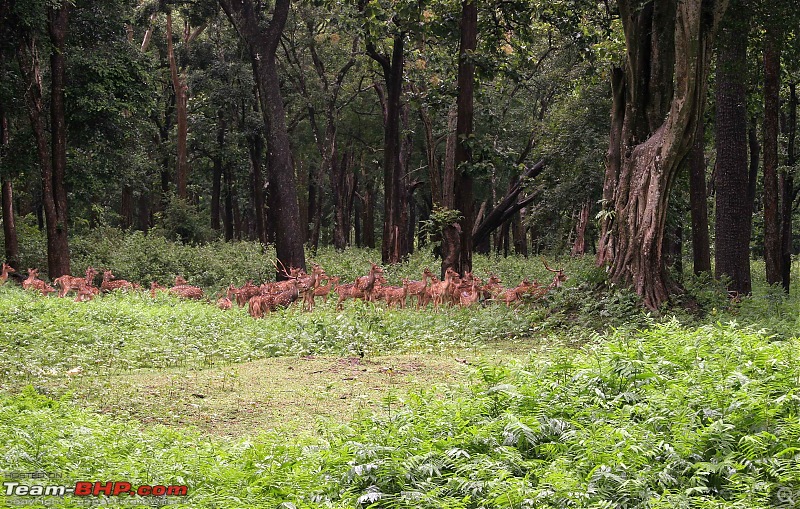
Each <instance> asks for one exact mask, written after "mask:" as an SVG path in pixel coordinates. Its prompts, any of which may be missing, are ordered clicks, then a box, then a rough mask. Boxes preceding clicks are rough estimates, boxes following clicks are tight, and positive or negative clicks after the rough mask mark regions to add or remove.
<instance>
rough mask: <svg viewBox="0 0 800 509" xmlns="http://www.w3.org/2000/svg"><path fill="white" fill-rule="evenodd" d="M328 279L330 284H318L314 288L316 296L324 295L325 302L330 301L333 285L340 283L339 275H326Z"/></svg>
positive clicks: (323, 300)
mask: <svg viewBox="0 0 800 509" xmlns="http://www.w3.org/2000/svg"><path fill="white" fill-rule="evenodd" d="M326 279H327V280H328V284H326V285H325V286H318V287H316V288H315V289H314V297H322V303H323V304H327V303H328V295H330V293H331V290H332V289H333V287H334V286H336V285H338V284H339V276H334V277H327V276H326Z"/></svg>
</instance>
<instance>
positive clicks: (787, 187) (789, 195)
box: [781, 83, 797, 293]
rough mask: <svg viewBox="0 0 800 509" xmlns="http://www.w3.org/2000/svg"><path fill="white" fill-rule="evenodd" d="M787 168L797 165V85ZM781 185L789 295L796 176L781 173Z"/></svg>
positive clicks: (792, 94)
mask: <svg viewBox="0 0 800 509" xmlns="http://www.w3.org/2000/svg"><path fill="white" fill-rule="evenodd" d="M786 131H787V143H786V154H787V156H786V166H788V167H790V168H793V167H794V165H795V164H796V163H797V158H796V156H795V140H796V137H797V84H796V83H790V84H789V118H788V119H787V125H786ZM781 185H782V187H783V190H782V191H783V192H782V195H783V202H782V212H781V215H782V218H781V219H782V223H783V224H782V226H781V245H782V248H783V249H782V255H783V256H782V258H783V259H782V262H781V278H782V281H783V288H784V290H786V293H789V285H790V278H791V273H792V238H793V235H792V204H793V202H794V176H793V175H792V173H790V172H789V171H788V170H783V171H782V172H781Z"/></svg>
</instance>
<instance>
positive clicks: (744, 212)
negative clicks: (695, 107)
mask: <svg viewBox="0 0 800 509" xmlns="http://www.w3.org/2000/svg"><path fill="white" fill-rule="evenodd" d="M744 16H745V14H744V13H743V12H742V6H741V4H740V2H738V1H734V2H733V3H732V6H731V8H730V11H729V16H728V19H726V24H725V26H724V27H723V28H722V30H721V32H720V39H719V50H718V56H717V77H716V87H717V91H716V112H717V113H716V146H717V170H716V179H715V188H716V219H715V224H716V235H715V247H716V249H715V254H714V260H715V263H714V265H715V275H716V277H717V278H719V277H721V276H723V275H724V276H727V277H729V278H730V284H729V285H728V290H729V291H732V292H736V293H738V294H742V295H746V294H749V293H751V291H752V286H751V280H750V233H751V229H752V218H753V200H752V197H750V196H749V194H750V193H749V192H748V188H749V181H750V178H749V175H748V167H747V109H746V102H747V96H746V88H745V76H746V69H747V30H743V29H742V25H743V24H745V23H746V20H745V19H744ZM751 157H755V158H756V167H757V161H758V159H757V158H758V151H757V150H755V151H753V150H751Z"/></svg>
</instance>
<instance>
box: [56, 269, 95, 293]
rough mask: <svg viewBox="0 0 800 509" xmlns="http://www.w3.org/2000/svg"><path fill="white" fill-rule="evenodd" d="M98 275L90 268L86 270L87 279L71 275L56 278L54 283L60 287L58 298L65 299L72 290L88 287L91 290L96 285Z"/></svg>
mask: <svg viewBox="0 0 800 509" xmlns="http://www.w3.org/2000/svg"><path fill="white" fill-rule="evenodd" d="M96 275H97V271H96V270H95V269H94V268H92V267H88V268H87V269H86V275H85V277H82V278H80V277H75V276H70V275H64V276H61V277H58V278H56V280H55V281H53V283H55V285H56V286H57V287H59V291H58V296H59V297H64V296H66V295H67V293H69V292H70V291H72V290H80V289H81V288H82V287H84V286H87V287H89V288H91V287H92V286H93V283H94V277H95V276H96Z"/></svg>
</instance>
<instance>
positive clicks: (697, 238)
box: [689, 123, 711, 275]
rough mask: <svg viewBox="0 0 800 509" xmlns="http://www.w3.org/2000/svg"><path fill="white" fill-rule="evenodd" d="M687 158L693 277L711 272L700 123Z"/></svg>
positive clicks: (704, 162) (703, 151)
mask: <svg viewBox="0 0 800 509" xmlns="http://www.w3.org/2000/svg"><path fill="white" fill-rule="evenodd" d="M697 127H698V129H699V131H698V132H697V134H695V138H694V145H693V146H692V152H691V154H690V156H689V208H690V209H691V215H692V270H693V271H694V273H695V275H700V274H702V273H703V272H711V247H710V241H709V237H708V201H707V195H706V158H705V136H704V128H703V127H704V126H703V124H702V123H699V124H698V125H697Z"/></svg>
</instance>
